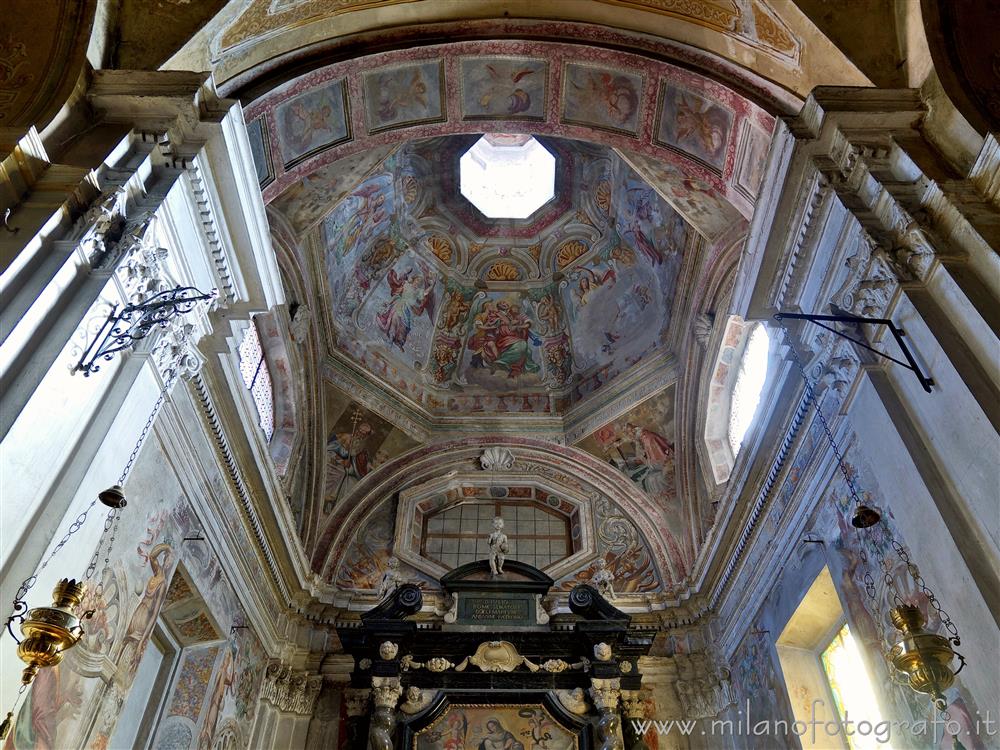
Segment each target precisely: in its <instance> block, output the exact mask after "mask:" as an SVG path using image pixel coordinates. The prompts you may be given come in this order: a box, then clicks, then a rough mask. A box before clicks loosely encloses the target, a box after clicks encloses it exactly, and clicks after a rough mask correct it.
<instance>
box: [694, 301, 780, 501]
mask: <svg viewBox="0 0 1000 750" xmlns="http://www.w3.org/2000/svg"><path fill="white" fill-rule="evenodd" d="M770 347H771V341H770V337H769V336H768V333H767V327H766V326H764V324H763V323H755V322H753V321H747V320H743V318H741V317H739V316H738V315H733V316H731V317H730V318H729V320H728V321H727V322H726V327H725V329H724V330H723V332H722V337H721V340H720V342H719V353H718V355H717V356H716V358H715V364H714V367H713V369H712V376H711V379H710V380H709V382H708V397H707V401H706V404H705V447H706V448H707V449H708V453H707V457H708V460H709V464H710V466H711V468H712V476H713V477H714V479H715V482H716V484H721V483H722V482H725V481H727V480H728V479H729V475H730V473H732V470H733V467H734V466H735V465H736V456H737V454H738V453H739V452H740V447H741V446H742V445H743V439H744V438H745V437H746V434H747V432H748V431H749V429H750V427H751V426H752V425H753V422H754V418H755V416H756V414H757V407H758V405H759V404H760V399H761V395H762V394H763V392H764V389H765V388H766V387H767V378H768V361H769V355H770Z"/></svg>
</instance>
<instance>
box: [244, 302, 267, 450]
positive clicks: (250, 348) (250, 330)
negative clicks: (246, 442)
mask: <svg viewBox="0 0 1000 750" xmlns="http://www.w3.org/2000/svg"><path fill="white" fill-rule="evenodd" d="M239 354H240V375H241V376H242V378H243V384H244V385H245V386H246V387H247V389H248V390H249V391H250V397H251V398H252V399H253V403H254V406H256V407H257V417H258V419H259V422H260V428H261V429H262V430H263V431H264V436H265V437H266V438H267V440H268V441H269V442H270V440H271V436H272V435H273V434H274V389H273V386H272V384H271V373H270V371H269V370H268V369H267V362H266V361H265V359H264V349H263V347H262V346H261V345H260V337H259V336H258V334H257V326H256V325H254V323H253V322H252V321H251V323H250V325H249V326H247V330H246V333H245V334H244V335H243V341H242V342H241V343H240V350H239Z"/></svg>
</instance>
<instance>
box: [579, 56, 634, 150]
mask: <svg viewBox="0 0 1000 750" xmlns="http://www.w3.org/2000/svg"><path fill="white" fill-rule="evenodd" d="M642 88H643V79H642V76H639V75H635V74H633V73H627V72H625V71H619V70H611V69H604V68H595V67H591V66H589V65H582V64H579V63H568V64H567V65H566V69H565V71H564V73H563V101H562V117H563V121H564V122H570V123H579V124H581V125H591V126H593V127H597V128H603V129H605V130H616V131H621V132H625V133H631V134H633V135H634V134H636V133H637V132H638V130H639V104H640V102H641V101H642Z"/></svg>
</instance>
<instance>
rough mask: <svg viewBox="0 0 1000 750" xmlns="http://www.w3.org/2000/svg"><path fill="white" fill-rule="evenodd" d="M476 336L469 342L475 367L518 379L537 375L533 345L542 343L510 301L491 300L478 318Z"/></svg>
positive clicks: (529, 322) (524, 316) (526, 319)
mask: <svg viewBox="0 0 1000 750" xmlns="http://www.w3.org/2000/svg"><path fill="white" fill-rule="evenodd" d="M474 325H475V332H474V333H473V334H472V336H471V337H470V338H469V350H470V351H471V352H472V353H473V354H472V366H473V367H486V368H489V371H490V374H495V373H496V371H497V370H504V371H506V372H507V377H509V378H515V377H517V376H518V375H521V374H522V373H525V372H529V373H536V372H538V371H539V367H538V363H537V362H535V361H534V359H532V356H531V344H530V343H529V340H530V341H531V342H532V343H536V344H537V343H540V341H541V340H540V339H539V338H538V337H537V336H535V335H534V334H533V333H532V332H531V330H530V329H531V321H530V320H529V319H528V317H527V316H526V315H525V314H524V313H522V312H521V311H520V310H517V309H515V308H514V307H513V306H512V305H511V304H510V303H509V302H507V301H506V300H497V301H496V302H494V301H492V300H487V301H486V302H485V303H484V304H483V307H482V310H480V312H479V314H478V315H476V319H475V324H474Z"/></svg>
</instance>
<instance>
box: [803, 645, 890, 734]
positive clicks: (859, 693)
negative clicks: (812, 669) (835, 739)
mask: <svg viewBox="0 0 1000 750" xmlns="http://www.w3.org/2000/svg"><path fill="white" fill-rule="evenodd" d="M820 660H821V661H822V662H823V671H824V672H825V673H826V679H827V681H828V682H829V683H830V690H831V692H832V693H833V700H834V703H835V704H836V707H837V714H838V715H839V716H840V720H841V721H842V722H844V723H845V724H846V722H847V721H850V722H851V723H850V724H849V725H847V726H848V727H849V729H850V730H852V731H851V732H850V733H847V732H845V734H846V739H847V744H848V745H849V746H850V747H851V750H869V749H870V750H892V745H891V744H889V743H888V742H880V741H879V736H878V733H877V731H876V729H875V727H877V726H878V724H879V723H880V722H881V721H882V714H881V712H880V711H879V707H878V701H877V700H876V699H875V691H874V689H873V688H872V683H871V680H869V679H868V670H867V669H865V662H864V659H863V658H862V656H861V651H860V650H859V649H858V644H857V642H856V641H855V640H854V636H853V635H851V629H850V628H849V627H848V626H847V625H844V627H842V628H841V629H840V631H839V632H838V633H837V635H835V636H834V637H833V640H832V641H830V645H828V646H827V647H826V648H825V649H824V650H823V653H822V654H821V655H820ZM861 722H867V724H861ZM859 729H860V730H862V731H858V730H859ZM865 730H867V731H865ZM881 739H883V740H884V739H885V735H884V734H883V735H882V736H881Z"/></svg>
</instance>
